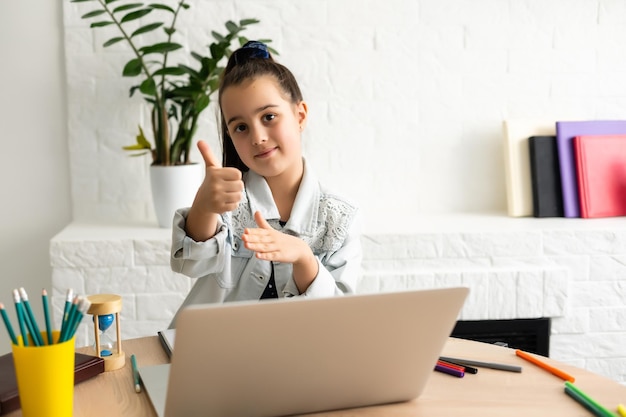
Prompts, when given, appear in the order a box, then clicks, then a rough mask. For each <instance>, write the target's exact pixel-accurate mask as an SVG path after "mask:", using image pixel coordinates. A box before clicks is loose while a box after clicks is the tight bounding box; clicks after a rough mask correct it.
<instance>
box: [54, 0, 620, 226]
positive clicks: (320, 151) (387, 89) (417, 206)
mask: <svg viewBox="0 0 626 417" xmlns="http://www.w3.org/2000/svg"><path fill="white" fill-rule="evenodd" d="M62 3H63V8H64V26H65V27H64V30H65V52H66V68H67V93H68V109H69V120H68V125H69V135H70V137H69V144H70V150H69V153H70V162H71V177H72V195H73V212H74V220H76V221H82V222H91V221H97V220H107V221H114V222H115V221H129V220H130V221H133V220H137V221H144V220H146V219H148V220H154V210H153V208H152V203H151V197H150V187H149V178H148V168H147V167H148V163H149V161H148V160H147V159H141V158H129V157H128V156H127V155H126V154H125V153H124V152H123V151H122V150H121V147H122V146H123V145H127V144H129V143H132V142H133V141H134V135H135V134H136V130H137V124H138V123H140V122H141V123H143V124H144V127H147V120H146V117H145V116H146V113H147V112H146V108H145V106H144V104H143V101H142V99H141V98H139V97H134V98H133V99H129V98H128V88H129V87H130V86H131V85H133V80H132V79H126V78H122V77H121V76H120V73H121V69H122V66H123V64H124V63H125V62H126V61H127V60H128V59H130V55H129V53H128V50H127V49H125V48H124V47H123V44H121V43H120V44H116V45H114V46H113V47H110V48H102V46H101V45H102V43H103V42H104V41H105V40H107V39H108V38H110V37H112V36H114V35H115V33H114V31H113V29H112V28H104V29H100V30H92V29H89V27H88V25H89V22H88V21H85V20H81V19H80V16H81V15H82V14H85V13H86V12H88V11H90V10H91V9H92V6H90V3H71V2H69V1H66V0H64V1H63V2H62ZM190 4H191V6H192V8H191V10H190V11H188V12H186V13H183V14H182V15H181V21H180V29H181V31H180V32H181V38H180V39H178V40H179V41H180V42H181V43H183V44H185V45H186V47H187V48H189V49H193V50H197V51H203V48H205V45H206V44H207V43H209V42H210V41H211V37H210V34H209V33H210V31H211V30H218V31H222V29H223V23H224V22H225V21H226V20H227V19H235V20H237V19H241V18H247V17H255V18H258V19H259V20H260V21H261V23H260V24H259V25H256V26H252V27H251V28H250V29H249V30H248V31H246V33H245V35H246V36H248V37H251V38H255V37H263V38H271V39H273V40H274V43H273V44H272V45H273V46H274V47H275V48H276V49H277V50H278V51H280V56H279V57H278V59H279V60H280V61H281V62H283V63H285V64H286V65H287V66H289V67H290V68H291V69H292V70H293V71H294V73H295V75H296V76H297V78H298V80H299V81H300V83H301V87H302V89H303V92H304V95H305V98H306V99H307V100H308V102H309V108H310V123H309V124H308V126H307V129H306V130H305V134H304V138H303V140H304V148H305V152H306V155H307V157H308V158H309V160H310V162H311V164H312V165H313V166H314V167H315V168H316V171H317V172H318V174H319V175H320V177H321V179H322V180H323V182H325V183H326V184H328V185H332V186H334V187H335V188H336V189H337V190H338V191H342V192H344V193H347V194H350V195H351V196H352V197H354V198H355V199H356V200H357V201H359V202H360V203H361V204H362V206H363V208H364V210H365V211H366V214H367V216H366V230H367V231H368V232H372V233H387V232H389V230H388V228H389V227H392V228H393V229H395V230H393V232H395V231H398V232H400V231H402V232H405V231H408V232H409V233H410V232H411V231H412V226H411V225H412V222H413V217H414V215H415V213H442V212H453V213H454V212H457V213H458V212H487V211H489V212H490V211H500V212H502V211H504V209H505V201H506V198H505V189H504V167H503V162H502V148H501V146H502V144H501V142H502V140H501V123H502V120H503V119H506V118H541V119H551V118H555V119H556V118H567V119H577V118H585V119H586V118H623V117H624V114H625V113H626V83H624V82H623V73H624V70H625V69H626V59H625V58H624V57H623V56H622V55H620V54H619V53H615V51H619V50H621V49H622V45H623V44H624V42H625V41H626V6H624V2H623V1H622V0H575V1H572V0H545V1H521V0H508V1H507V0H474V1H467V0H391V1H378V0H332V1H331V0H297V1H293V0H248V1H245V0H230V1H224V0H192V1H190ZM148 21H150V22H151V21H153V19H152V18H151V19H149V20H146V22H148ZM144 23H145V22H144ZM183 55H184V56H183V58H184V59H187V55H188V54H183ZM197 137H199V138H204V139H206V140H208V141H210V142H211V143H213V145H214V146H215V148H216V149H219V148H218V145H217V143H218V139H217V133H216V128H215V109H214V108H210V109H209V110H207V112H206V113H205V114H204V118H203V120H202V124H201V126H200V128H199V131H198V135H197ZM355 153H356V155H358V157H354V156H353V155H354V154H355ZM195 160H196V161H200V160H201V159H200V158H199V156H198V154H197V153H196V154H195ZM357 178H358V180H355V179H357ZM390 209H392V210H393V212H394V219H396V221H397V222H398V224H394V225H391V226H390V225H389V224H387V223H388V222H381V221H380V220H379V219H381V218H386V217H387V216H388V212H389V210H390Z"/></svg>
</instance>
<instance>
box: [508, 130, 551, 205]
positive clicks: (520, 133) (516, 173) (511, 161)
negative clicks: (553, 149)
mask: <svg viewBox="0 0 626 417" xmlns="http://www.w3.org/2000/svg"><path fill="white" fill-rule="evenodd" d="M503 133H504V143H503V148H504V170H505V179H506V199H507V212H508V214H509V216H512V217H524V216H532V215H533V194H532V182H531V177H530V154H529V150H528V147H529V145H528V138H529V137H531V136H554V135H556V121H546V120H543V121H542V120H505V121H504V123H503Z"/></svg>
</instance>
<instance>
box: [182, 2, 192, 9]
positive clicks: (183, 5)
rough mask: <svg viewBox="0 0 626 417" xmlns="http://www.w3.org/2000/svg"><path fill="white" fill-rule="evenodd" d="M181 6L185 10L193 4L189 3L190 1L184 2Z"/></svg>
mask: <svg viewBox="0 0 626 417" xmlns="http://www.w3.org/2000/svg"><path fill="white" fill-rule="evenodd" d="M180 7H182V8H183V9H185V10H188V9H189V8H190V7H191V6H190V5H189V3H182V4H181V5H180Z"/></svg>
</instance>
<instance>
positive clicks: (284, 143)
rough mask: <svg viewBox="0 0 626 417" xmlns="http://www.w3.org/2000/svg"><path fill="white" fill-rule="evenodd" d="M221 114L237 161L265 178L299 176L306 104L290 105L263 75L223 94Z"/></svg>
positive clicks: (280, 91)
mask: <svg viewBox="0 0 626 417" xmlns="http://www.w3.org/2000/svg"><path fill="white" fill-rule="evenodd" d="M221 107H222V114H223V116H224V120H225V121H226V126H227V128H228V134H229V135H230V137H231V139H232V141H233V144H234V145H235V149H236V150H237V154H238V155H239V158H241V160H242V161H243V163H244V164H246V165H247V166H248V168H250V169H251V170H253V171H254V172H256V173H257V174H259V175H262V176H263V177H265V178H270V177H276V176H280V175H285V174H286V175H294V176H297V175H302V148H301V143H300V132H301V131H302V129H304V125H305V122H306V117H307V106H306V103H304V102H300V103H298V104H293V103H291V102H290V101H289V100H288V98H287V97H286V96H285V94H284V93H283V92H282V90H281V89H280V87H279V85H278V83H277V81H276V80H275V79H274V77H272V76H269V75H265V76H261V77H258V78H256V79H253V80H248V81H245V82H243V83H242V84H240V85H233V86H230V87H227V89H226V90H224V92H223V93H222V102H221Z"/></svg>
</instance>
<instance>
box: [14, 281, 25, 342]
mask: <svg viewBox="0 0 626 417" xmlns="http://www.w3.org/2000/svg"><path fill="white" fill-rule="evenodd" d="M13 301H14V303H15V312H16V313H17V323H18V324H19V326H20V333H21V334H22V343H24V346H28V333H27V332H26V326H25V325H24V316H23V313H22V303H21V301H20V293H19V292H18V291H17V290H13Z"/></svg>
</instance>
